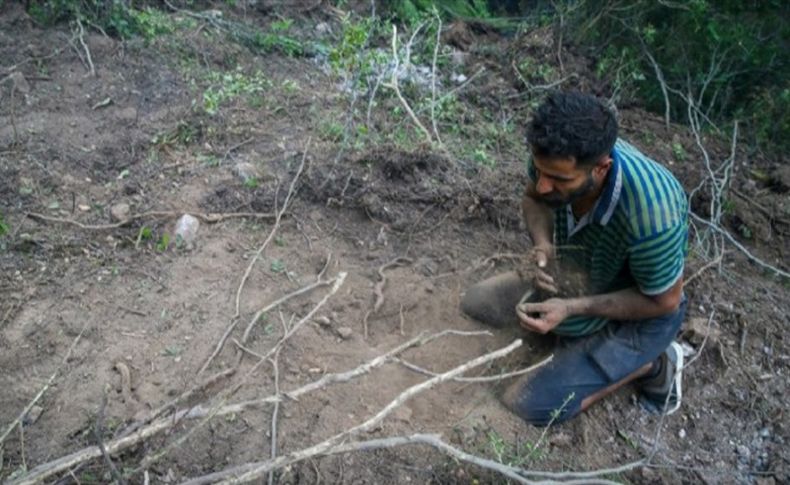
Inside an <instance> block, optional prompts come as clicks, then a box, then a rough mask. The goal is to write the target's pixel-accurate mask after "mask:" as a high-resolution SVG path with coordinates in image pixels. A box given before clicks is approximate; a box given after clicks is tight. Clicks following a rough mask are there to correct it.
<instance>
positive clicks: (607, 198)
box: [592, 147, 623, 226]
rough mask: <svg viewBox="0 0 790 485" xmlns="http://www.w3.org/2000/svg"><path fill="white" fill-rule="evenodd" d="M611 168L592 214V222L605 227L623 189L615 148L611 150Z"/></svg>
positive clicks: (618, 155)
mask: <svg viewBox="0 0 790 485" xmlns="http://www.w3.org/2000/svg"><path fill="white" fill-rule="evenodd" d="M611 156H612V166H611V167H610V168H609V175H608V176H607V177H606V185H605V186H604V188H603V191H602V192H601V196H600V197H599V198H598V202H596V203H595V208H594V209H593V212H592V218H593V221H594V222H597V223H598V224H600V225H602V226H605V225H606V224H607V223H608V222H609V220H611V218H612V215H613V214H614V209H615V207H617V202H618V201H619V200H620V191H621V190H622V188H623V170H622V167H621V164H622V156H621V155H620V153H619V152H618V151H617V148H616V147H615V148H613V149H612V153H611Z"/></svg>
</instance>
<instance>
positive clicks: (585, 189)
mask: <svg viewBox="0 0 790 485" xmlns="http://www.w3.org/2000/svg"><path fill="white" fill-rule="evenodd" d="M593 190H595V179H593V176H592V173H588V174H587V180H585V181H584V183H583V184H582V185H581V187H579V188H578V189H576V190H574V191H573V192H571V193H570V194H568V195H565V196H563V195H562V194H560V193H558V192H549V193H548V194H545V195H541V196H539V198H540V201H541V202H543V203H544V204H545V205H547V206H549V207H551V208H552V209H559V208H560V207H564V206H566V205H568V204H572V203H573V202H575V201H577V200H579V199H581V198H582V197H584V196H585V195H587V194H589V193H590V192H592V191H593Z"/></svg>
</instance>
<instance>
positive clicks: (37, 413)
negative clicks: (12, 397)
mask: <svg viewBox="0 0 790 485" xmlns="http://www.w3.org/2000/svg"><path fill="white" fill-rule="evenodd" d="M43 412H44V408H42V407H41V406H35V405H34V406H33V407H31V408H30V411H28V412H27V414H26V415H25V419H24V424H26V425H31V424H33V423H35V422H36V421H38V418H40V417H41V413H43Z"/></svg>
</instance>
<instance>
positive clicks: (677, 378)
mask: <svg viewBox="0 0 790 485" xmlns="http://www.w3.org/2000/svg"><path fill="white" fill-rule="evenodd" d="M670 347H673V348H674V349H675V355H676V356H677V358H678V360H677V362H675V375H674V376H672V381H673V387H674V388H675V395H676V397H677V400H676V401H675V405H674V406H672V407H671V408H670V409H668V410H667V413H666V414H667V415H669V414H673V413H675V411H677V410H678V409H680V403H681V402H682V400H683V347H681V346H680V344H678V343H677V342H672V343H671V344H670Z"/></svg>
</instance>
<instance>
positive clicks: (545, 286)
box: [535, 270, 559, 293]
mask: <svg viewBox="0 0 790 485" xmlns="http://www.w3.org/2000/svg"><path fill="white" fill-rule="evenodd" d="M535 285H536V286H537V287H538V288H540V289H541V290H544V291H548V292H549V293H559V289H558V288H557V285H556V284H554V278H552V277H551V276H549V275H548V274H546V273H544V272H543V271H540V270H538V272H537V274H536V275H535Z"/></svg>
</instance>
